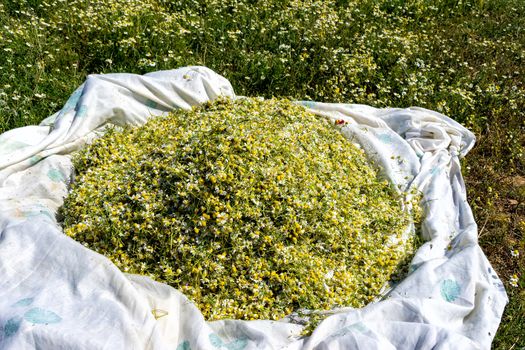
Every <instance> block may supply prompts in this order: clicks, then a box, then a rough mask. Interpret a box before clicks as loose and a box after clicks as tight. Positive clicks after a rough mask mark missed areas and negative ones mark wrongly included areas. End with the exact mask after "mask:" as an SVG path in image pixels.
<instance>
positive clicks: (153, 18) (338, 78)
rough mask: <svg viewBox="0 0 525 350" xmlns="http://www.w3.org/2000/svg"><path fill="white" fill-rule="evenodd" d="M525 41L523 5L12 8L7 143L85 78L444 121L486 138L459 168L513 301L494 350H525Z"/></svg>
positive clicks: (3, 101)
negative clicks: (172, 77) (168, 76)
mask: <svg viewBox="0 0 525 350" xmlns="http://www.w3.org/2000/svg"><path fill="white" fill-rule="evenodd" d="M524 31H525V2H523V1H522V0H484V1H483V0H477V1H474V0H466V1H455V0H436V1H430V0H411V1H400V0H397V1H396V0H381V1H375V0H374V1H372V0H365V1H357V0H333V1H313V0H309V1H282V0H281V1H278V0H273V1H270V0H268V1H256V0H235V1H234V0H224V1H219V0H216V1H211V0H208V1H204V0H193V1H190V0H178V1H175V0H127V1H124V0H93V1H80V0H77V1H75V0H72V1H71V0H70V1H65V0H49V1H46V2H44V1H37V0H4V1H3V2H2V4H0V116H1V117H0V131H5V130H9V129H11V128H14V127H19V126H23V125H28V124H34V123H38V122H39V121H40V120H41V119H43V118H44V117H46V116H48V115H50V114H52V113H53V112H55V111H56V110H57V109H59V108H60V106H61V105H62V104H63V103H64V102H65V100H66V99H67V97H68V95H69V94H70V93H71V92H72V91H73V90H74V89H75V88H76V87H77V86H78V85H79V84H80V83H81V82H82V81H83V80H84V79H85V77H86V75H87V74H90V73H104V72H132V73H140V74H142V73H146V72H148V71H155V70H160V69H172V68H177V67H180V66H183V65H190V64H191V65H194V64H204V65H206V66H208V67H210V68H212V69H214V70H215V71H217V72H219V73H222V74H223V75H225V76H226V77H227V78H228V79H229V80H230V81H231V82H232V84H233V86H234V88H235V90H236V92H237V93H238V94H243V95H248V96H253V95H259V96H265V97H271V96H287V97H290V98H292V99H301V100H306V99H312V100H317V101H341V102H348V103H365V104H370V105H373V106H378V107H384V106H395V107H407V106H411V105H417V106H422V107H426V108H430V109H434V110H438V111H442V112H443V113H445V114H447V115H449V116H451V117H452V118H454V119H456V120H458V121H459V122H461V123H463V124H465V125H466V126H468V127H469V128H471V129H472V130H473V131H474V132H475V133H476V135H477V137H478V143H477V146H476V147H475V148H474V150H473V151H472V152H471V153H470V154H469V156H468V157H467V159H466V160H465V161H464V164H463V165H464V169H465V176H466V181H467V186H468V191H469V192H468V195H469V199H470V203H471V204H472V206H473V209H474V213H475V216H476V220H477V222H478V223H479V226H480V243H481V245H482V247H483V249H484V250H485V252H486V254H487V256H488V257H489V260H490V261H491V262H492V264H493V265H494V267H495V269H496V270H497V271H498V273H499V275H500V277H501V278H502V279H503V280H504V282H505V284H506V286H507V290H508V291H509V296H510V304H509V305H508V307H507V309H506V311H505V315H504V319H503V323H502V325H501V328H500V330H499V332H498V334H497V336H496V339H495V341H494V348H495V349H509V348H512V347H514V348H518V349H519V348H520V347H524V346H525V336H523V334H524V331H523V326H520V325H523V324H525V315H524V307H523V305H524V304H525V296H524V295H523V292H522V291H523V289H524V287H525V281H524V276H525V260H524V256H525V239H524V235H525V181H524V179H525V150H524V148H525V132H524V131H525V115H524V114H525V113H524V110H525V86H524V77H523V75H524V74H525V72H524V70H523V68H522V67H524V66H525V33H524ZM513 250H518V251H519V257H515V256H513V255H512V254H511V251H513ZM513 275H517V277H518V278H519V282H518V284H519V285H520V287H513V286H511V284H510V283H509V282H510V280H511V278H512V276H513Z"/></svg>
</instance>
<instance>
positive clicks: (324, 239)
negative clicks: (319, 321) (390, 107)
mask: <svg viewBox="0 0 525 350" xmlns="http://www.w3.org/2000/svg"><path fill="white" fill-rule="evenodd" d="M340 127H341V126H339V125H336V124H334V123H333V122H331V121H329V120H328V119H325V118H323V117H320V116H317V115H314V114H312V113H310V112H308V111H307V110H306V109H305V108H304V107H302V106H300V105H297V104H294V103H292V102H290V101H288V100H282V99H269V100H262V99H255V98H240V99H235V100H231V99H226V98H221V99H218V100H216V101H214V102H210V103H206V104H204V105H201V106H199V107H194V108H193V109H191V110H182V109H181V110H175V111H173V112H171V113H170V114H169V115H167V116H162V117H155V118H152V119H150V120H149V121H148V122H147V123H146V124H145V125H144V126H141V127H133V128H131V127H130V128H125V129H124V130H116V129H111V130H109V131H108V132H107V133H106V134H105V135H104V136H102V137H101V138H99V139H97V140H95V141H94V142H93V143H92V144H90V145H89V146H87V147H85V148H84V149H82V150H81V151H79V152H77V153H76V154H75V155H74V156H73V164H74V167H75V171H76V176H75V181H74V182H73V183H72V184H71V190H70V193H69V194H68V196H67V197H66V198H65V202H64V205H63V207H62V208H61V210H60V212H61V216H62V218H63V226H64V231H65V233H66V234H67V235H69V236H70V237H72V238H74V239H75V240H77V241H79V242H81V243H82V244H84V245H85V246H86V247H88V248H90V249H92V250H94V251H96V252H99V253H101V254H103V255H105V256H106V257H108V258H109V259H110V260H111V261H112V262H113V263H114V264H115V265H116V266H117V267H119V268H120V269H121V270H122V271H124V272H128V273H136V274H142V275H147V276H150V277H151V278H153V279H155V280H157V281H161V282H164V283H167V284H169V285H171V286H173V287H175V288H177V289H178V290H180V291H181V292H182V293H184V294H185V295H186V296H187V297H188V298H189V299H190V300H192V301H193V302H194V303H195V304H196V305H197V306H198V308H199V309H200V310H201V312H202V313H203V314H204V316H205V318H206V319H208V320H219V319H227V318H234V319H244V320H252V319H271V320H278V319H282V318H283V317H285V316H286V315H289V314H290V313H292V312H295V311H298V310H329V309H332V308H336V307H341V306H352V307H362V306H364V305H366V304H367V303H369V302H370V301H372V300H373V299H374V298H376V297H377V296H378V294H379V293H380V291H381V289H382V287H383V286H384V285H385V283H387V282H388V281H389V280H390V279H391V278H392V277H393V276H394V275H395V274H396V273H397V271H398V270H399V266H400V264H402V263H403V262H405V263H406V261H407V258H408V257H410V256H412V254H413V252H414V249H415V244H414V242H415V239H414V238H413V237H412V238H410V237H409V238H408V239H406V232H407V230H408V228H409V227H411V225H412V223H413V221H414V214H413V213H411V212H410V210H407V209H406V208H407V207H409V205H407V203H406V202H405V200H404V197H403V196H402V194H400V193H399V191H396V190H395V189H394V188H393V185H391V184H390V183H389V182H388V181H386V180H384V179H381V178H380V177H379V176H378V173H377V170H376V169H375V167H374V166H373V165H371V164H370V163H369V161H368V159H367V157H366V154H365V152H364V151H363V150H362V149H360V148H359V147H357V146H355V145H354V144H352V143H351V142H350V141H349V140H348V139H346V138H345V137H344V136H343V135H342V133H341V132H340V131H339V130H338V128H340Z"/></svg>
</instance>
